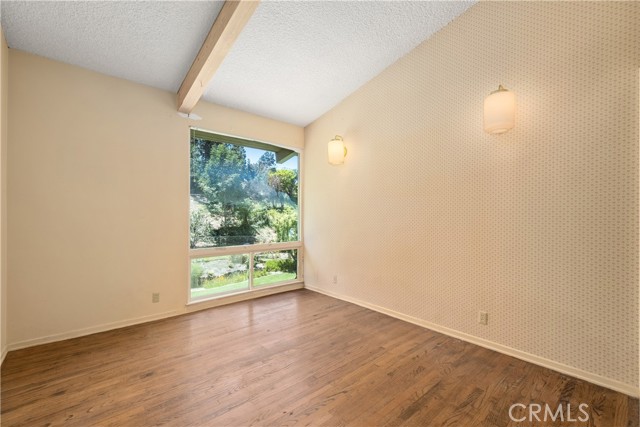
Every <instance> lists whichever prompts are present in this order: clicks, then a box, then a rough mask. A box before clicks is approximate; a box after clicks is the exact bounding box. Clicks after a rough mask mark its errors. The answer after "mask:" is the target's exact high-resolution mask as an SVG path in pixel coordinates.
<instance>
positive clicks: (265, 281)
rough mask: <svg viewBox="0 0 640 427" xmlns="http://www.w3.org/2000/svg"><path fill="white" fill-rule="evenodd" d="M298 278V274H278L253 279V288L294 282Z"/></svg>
mask: <svg viewBox="0 0 640 427" xmlns="http://www.w3.org/2000/svg"><path fill="white" fill-rule="evenodd" d="M295 278H296V273H276V274H269V275H267V276H262V277H258V278H255V279H253V286H264V285H270V284H272V283H276V282H286V281H288V280H293V279H295Z"/></svg>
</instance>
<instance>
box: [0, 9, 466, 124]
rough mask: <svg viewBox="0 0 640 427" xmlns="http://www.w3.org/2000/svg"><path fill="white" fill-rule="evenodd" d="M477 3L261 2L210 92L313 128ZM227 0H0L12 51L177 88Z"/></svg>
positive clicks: (220, 100)
mask: <svg viewBox="0 0 640 427" xmlns="http://www.w3.org/2000/svg"><path fill="white" fill-rule="evenodd" d="M473 3H474V1H445V2H439V1H437V2H430V1H417V2H416V1H413V2H404V1H402V2H396V1H392V2H388V1H373V2H372V1H365V2H360V1H356V2H354V1H330V2H327V1H284V2H283V1H265V2H261V4H260V5H259V6H258V8H257V10H256V11H255V13H254V15H253V16H252V17H251V19H250V20H249V22H248V23H247V25H246V27H245V28H244V30H243V31H242V33H241V35H240V37H239V38H238V40H237V41H236V42H235V43H234V45H233V47H232V48H231V51H230V52H229V54H228V55H227V57H226V58H225V60H224V62H223V63H222V65H221V67H220V68H219V69H218V71H217V72H216V74H215V76H214V79H213V80H212V82H211V83H210V84H209V85H208V89H207V91H206V92H205V94H204V97H203V99H205V100H206V101H211V102H213V103H216V104H218V105H223V106H227V107H232V108H236V109H240V110H242V111H246V112H250V113H254V114H258V115H261V116H265V117H269V118H275V119H277V120H281V121H284V122H287V123H293V124H296V125H300V126H304V125H307V124H309V123H310V122H311V121H313V120H315V119H316V118H318V117H319V116H320V115H322V114H323V113H325V112H326V111H327V110H329V109H330V108H332V107H333V106H334V105H336V104H337V103H338V102H340V101H341V100H342V99H344V98H345V97H346V96H347V95H349V94H350V93H352V92H353V91H354V90H356V89H357V88H358V87H360V86H361V85H362V84H364V83H365V82H367V81H368V80H370V79H371V78H373V77H374V76H375V75H377V74H378V73H379V72H380V71H382V70H383V69H384V68H386V67H387V66H389V65H390V64H392V63H393V62H395V61H396V60H397V59H398V58H400V57H401V56H403V55H404V54H406V53H407V52H409V51H410V50H411V49H413V48H414V47H415V46H417V45H418V44H419V43H420V42H422V41H423V40H424V39H426V38H427V37H429V36H430V35H431V34H433V33H435V32H436V31H438V30H439V29H440V28H442V27H443V26H445V25H446V24H447V23H449V22H450V21H451V20H452V19H454V18H455V17H456V16H458V15H459V14H461V13H462V12H464V11H465V10H467V8H469V6H471V5H472V4H473ZM222 5H223V2H222V1H213V2H212V1H66V2H65V1H35V2H34V1H25V0H21V1H0V12H1V13H0V16H1V17H2V26H3V29H4V31H5V34H6V36H7V41H8V43H9V46H10V47H11V48H12V49H19V50H24V51H27V52H30V53H34V54H36V55H40V56H44V57H46V58H50V59H55V60H58V61H61V62H65V63H68V64H73V65H77V66H80V67H83V68H88V69H90V70H94V71H98V72H100V73H103V74H107V75H110V76H115V77H120V78H124V79H127V80H131V81H134V82H137V83H142V84H146V85H149V86H153V87H157V88H159V89H164V90H168V91H172V92H176V91H177V90H178V87H179V86H180V84H181V83H182V80H183V79H184V76H185V75H186V74H187V71H188V70H189V67H190V66H191V63H192V62H193V60H194V58H195V57H196V54H197V53H198V50H199V49H200V46H201V45H202V42H203V41H204V39H205V37H206V35H207V33H208V32H209V29H210V28H211V25H212V24H213V22H214V20H215V18H216V16H217V15H218V13H219V11H220V9H221V8H222Z"/></svg>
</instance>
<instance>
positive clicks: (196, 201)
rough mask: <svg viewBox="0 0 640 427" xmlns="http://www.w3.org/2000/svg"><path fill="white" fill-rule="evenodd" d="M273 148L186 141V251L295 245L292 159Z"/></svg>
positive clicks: (295, 162) (295, 174) (295, 193)
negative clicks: (188, 185)
mask: <svg viewBox="0 0 640 427" xmlns="http://www.w3.org/2000/svg"><path fill="white" fill-rule="evenodd" d="M260 146H261V147H266V148H268V147H270V146H269V145H267V144H261V145H260ZM273 148H274V151H268V150H266V149H261V148H252V147H247V146H242V145H236V144H231V143H225V142H215V141H209V140H205V139H199V138H195V137H192V139H191V204H190V245H191V248H207V247H216V246H237V245H246V244H255V243H273V242H290V241H297V240H298V238H299V237H298V216H299V215H298V154H297V153H293V152H291V151H289V150H285V154H286V155H283V154H282V152H283V150H282V149H280V148H278V147H273ZM276 153H277V154H278V156H276ZM276 159H278V160H279V161H280V162H278V161H276Z"/></svg>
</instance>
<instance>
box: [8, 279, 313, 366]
mask: <svg viewBox="0 0 640 427" xmlns="http://www.w3.org/2000/svg"><path fill="white" fill-rule="evenodd" d="M303 288H304V284H303V283H302V282H300V283H292V284H289V285H282V286H275V287H271V288H265V289H260V290H256V291H253V292H246V293H241V294H235V295H229V296H227V297H224V298H218V299H212V300H207V301H202V302H198V303H192V304H189V305H187V306H186V307H185V308H184V309H183V310H172V311H165V312H163V313H157V314H152V315H149V316H142V317H136V318H134V319H127V320H121V321H118V322H112V323H105V324H102V325H97V326H91V327H89V328H82V329H76V330H73V331H69V332H64V333H60V334H53V335H47V336H44V337H39V338H33V339H29V340H24V341H19V342H15V343H11V344H9V345H7V346H6V347H5V348H4V349H3V350H2V360H0V364H1V363H2V361H3V360H4V357H5V356H6V354H7V352H8V351H13V350H20V349H22V348H27V347H33V346H35V345H40V344H48V343H52V342H56V341H62V340H68V339H71V338H77V337H82V336H85V335H91V334H96V333H98V332H105V331H110V330H112V329H118V328H124V327H127V326H133V325H138V324H140V323H147V322H152V321H154V320H160V319H166V318H167V317H173V316H178V315H180V314H185V313H190V312H194V311H198V310H206V309H208V308H213V307H217V306H220V305H225V304H232V303H234V302H239V301H244V300H248V299H254V298H259V297H263V296H267V295H272V294H277V293H281V292H288V291H292V290H296V289H303Z"/></svg>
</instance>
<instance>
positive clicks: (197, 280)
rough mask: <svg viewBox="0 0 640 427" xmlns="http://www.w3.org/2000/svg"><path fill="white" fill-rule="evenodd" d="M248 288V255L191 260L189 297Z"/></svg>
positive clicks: (208, 295)
mask: <svg viewBox="0 0 640 427" xmlns="http://www.w3.org/2000/svg"><path fill="white" fill-rule="evenodd" d="M247 289H249V255H248V254H240V255H227V256H217V257H208V258H196V259H192V260H191V299H197V298H205V297H211V296H215V295H220V294H226V293H231V292H238V291H244V290H247Z"/></svg>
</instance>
